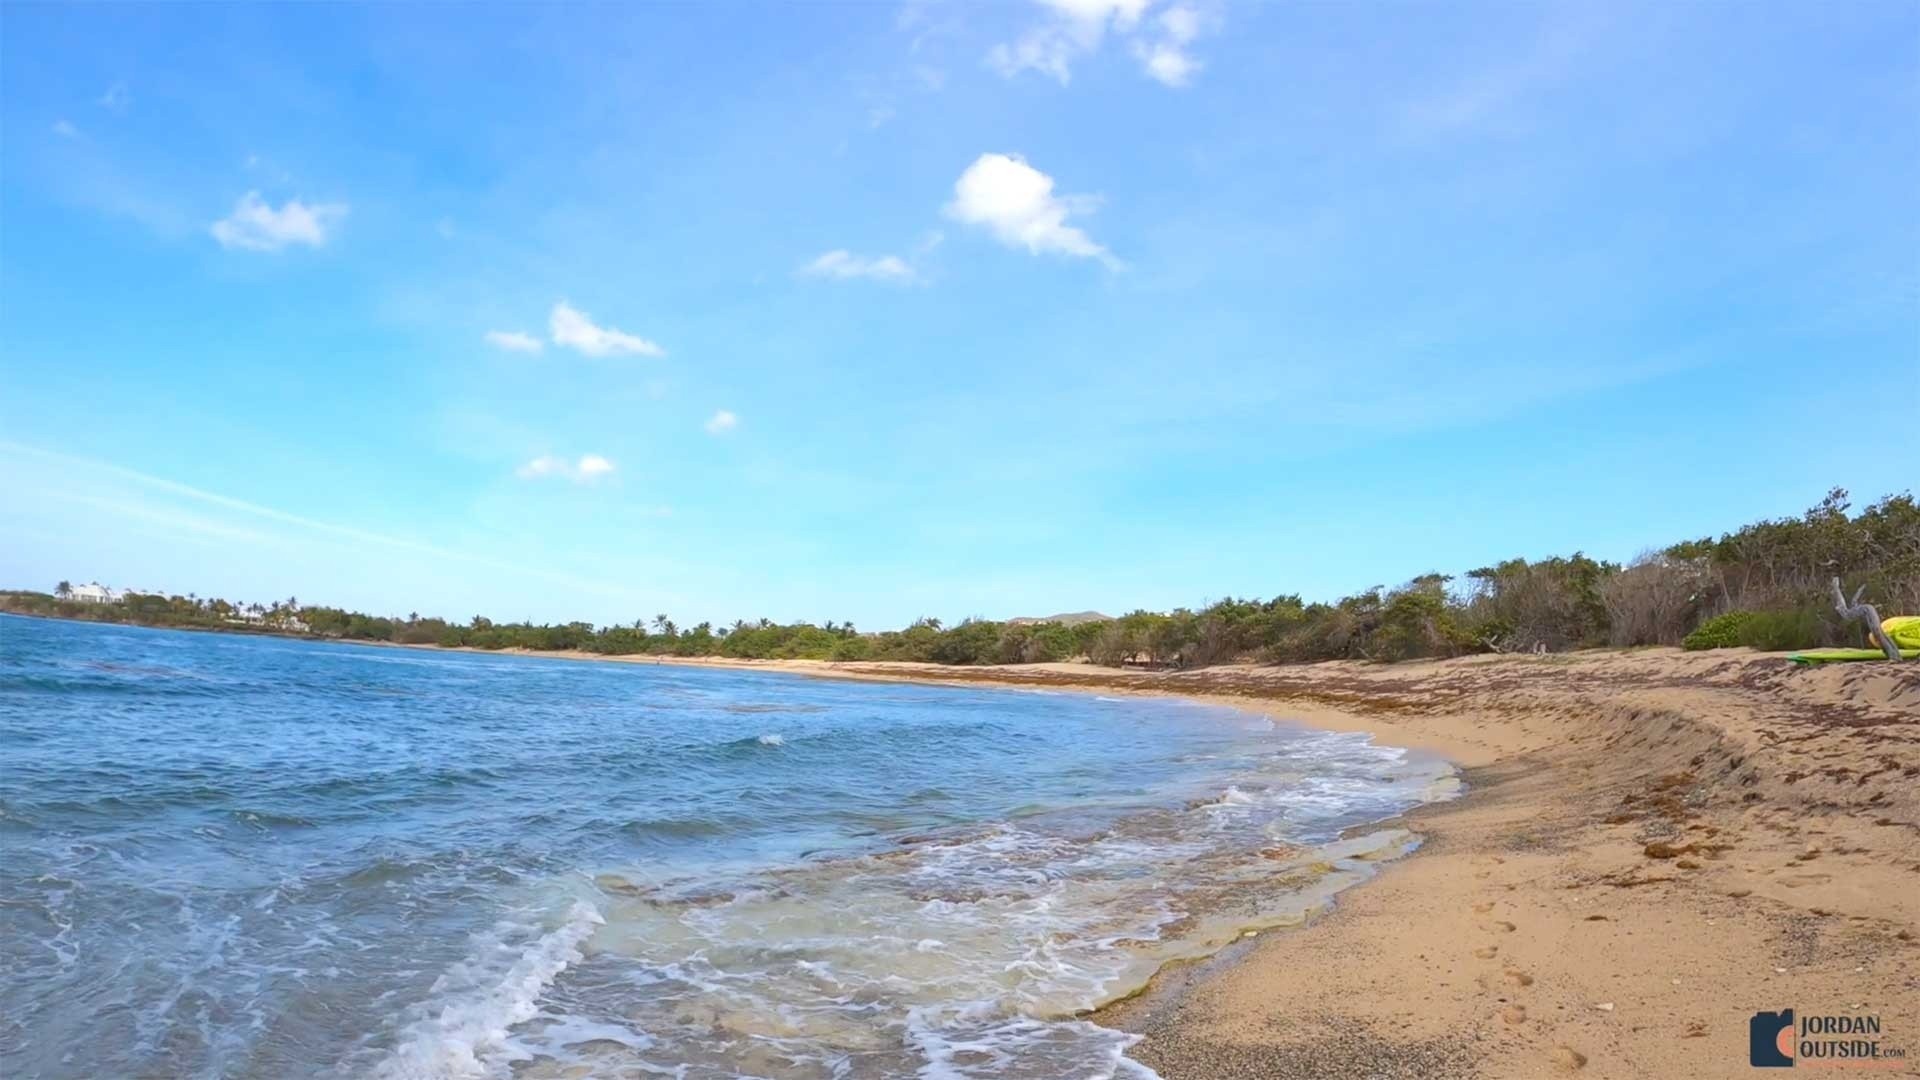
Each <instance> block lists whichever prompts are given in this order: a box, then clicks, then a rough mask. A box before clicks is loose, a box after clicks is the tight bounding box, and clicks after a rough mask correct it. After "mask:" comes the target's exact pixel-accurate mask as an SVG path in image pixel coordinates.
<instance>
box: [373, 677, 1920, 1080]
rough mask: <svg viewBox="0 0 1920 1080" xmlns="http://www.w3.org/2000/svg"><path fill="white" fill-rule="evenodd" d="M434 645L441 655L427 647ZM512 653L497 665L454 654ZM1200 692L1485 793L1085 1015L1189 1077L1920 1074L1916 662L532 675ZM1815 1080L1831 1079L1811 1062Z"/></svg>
mask: <svg viewBox="0 0 1920 1080" xmlns="http://www.w3.org/2000/svg"><path fill="white" fill-rule="evenodd" d="M402 647H408V648H427V649H437V648H438V647H437V646H402ZM439 651H470V652H489V651H493V650H476V649H462V650H447V649H439ZM520 654H522V655H530V656H547V657H551V658H554V659H566V660H602V661H607V662H611V663H639V664H644V663H656V664H671V665H675V666H687V667H714V668H721V669H727V670H744V671H771V672H779V673H785V674H795V675H804V676H809V677H815V678H832V679H848V680H856V681H866V682H900V683H917V684H929V685H947V686H993V687H997V688H1008V689H1027V690H1041V691H1071V692H1082V693H1097V694H1113V695H1116V696H1117V695H1149V696H1161V697H1177V698H1182V699H1186V700H1191V701H1197V702H1202V703H1207V704H1216V705H1226V706H1231V707H1234V708H1237V709H1241V710H1244V711H1248V712H1253V713H1256V714H1259V715H1263V716H1268V717H1270V718H1273V719H1276V720H1283V721H1288V722H1294V723H1301V724H1305V725H1308V726H1311V727H1316V728H1321V729H1324V730H1333V731H1349V732H1365V733H1367V734H1369V735H1370V736H1372V737H1373V738H1374V740H1375V741H1376V742H1378V743H1380V744H1382V745H1387V746H1394V747H1400V748H1404V749H1408V750H1413V751H1420V752H1427V753H1433V754H1438V755H1440V756H1442V757H1444V758H1446V759H1448V760H1449V761H1451V762H1453V763H1454V764H1455V765H1456V766H1458V767H1459V768H1460V769H1461V771H1462V774H1463V779H1464V780H1465V781H1466V784H1467V791H1466V793H1465V794H1464V795H1463V796H1461V797H1460V798H1457V799H1453V800H1449V801H1445V802H1438V803H1430V804H1426V805H1424V806H1420V807H1417V808H1415V809H1413V810H1411V811H1409V812H1407V813H1406V814H1403V815H1401V816H1400V817H1399V818H1396V819H1389V820H1388V821H1383V822H1376V823H1373V824H1371V825H1369V826H1367V827H1366V828H1367V829H1369V830H1371V829H1379V828H1384V827H1390V826H1393V825H1401V826H1404V827H1406V828H1408V829H1410V830H1412V831H1413V832H1415V833H1416V834H1417V835H1418V836H1419V838H1420V845H1419V847H1418V848H1417V849H1416V850H1414V851H1413V852H1411V853H1409V854H1407V855H1404V856H1401V857H1398V858H1395V859H1393V860H1390V861H1388V862H1386V863H1384V864H1383V865H1382V866H1381V867H1380V869H1379V870H1378V872H1377V873H1376V874H1375V875H1374V876H1373V877H1372V878H1371V879H1370V880H1368V881H1365V882H1363V883H1360V884H1358V885H1356V886H1354V887H1352V888H1349V889H1346V890H1342V891H1341V892H1340V893H1339V894H1338V897H1337V899H1335V900H1333V901H1332V902H1331V903H1330V904H1329V905H1328V906H1327V907H1325V908H1323V909H1321V910H1320V911H1319V912H1318V913H1317V914H1315V915H1313V916H1312V917H1310V918H1309V919H1308V921H1307V922H1306V923H1305V924H1304V925H1302V926H1298V927H1287V928H1280V929H1276V930H1272V931H1263V932H1261V933H1259V934H1258V935H1257V936H1255V937H1252V938H1244V939H1242V940H1240V941H1237V942H1233V943H1230V944H1228V945H1227V946H1225V947H1224V948H1222V949H1220V950H1218V951H1216V952H1215V953H1213V954H1212V955H1211V956H1208V957H1204V958H1201V959H1198V960H1193V961H1179V962H1175V963H1171V964H1168V965H1166V966H1164V967H1162V968H1161V969H1160V970H1159V971H1158V972H1157V973H1156V974H1155V975H1154V976H1153V977H1152V979H1151V980H1150V981H1149V982H1148V984H1147V985H1146V987H1145V988H1143V989H1142V990H1140V991H1139V992H1137V993H1135V994H1133V995H1130V996H1127V997H1124V998H1121V999H1119V1000H1116V1001H1113V1002H1110V1003H1108V1004H1106V1005H1104V1006H1102V1007H1101V1008H1099V1009H1096V1010H1093V1011H1092V1012H1090V1013H1088V1014H1087V1018H1088V1019H1090V1020H1093V1021H1094V1022H1096V1023H1099V1024H1101V1025H1102V1026H1104V1027H1111V1028H1115V1029H1118V1030H1121V1031H1125V1032H1128V1033H1130V1034H1133V1035H1136V1036H1138V1037H1139V1041H1138V1042H1137V1043H1136V1044H1135V1045H1134V1046H1133V1047H1132V1048H1131V1049H1130V1050H1129V1051H1128V1054H1129V1056H1130V1057H1132V1058H1133V1059H1135V1060H1137V1061H1140V1062H1141V1063H1143V1064H1146V1065H1148V1066H1149V1067H1151V1068H1153V1069H1154V1070H1155V1071H1156V1072H1158V1073H1159V1074H1160V1075H1161V1076H1162V1077H1165V1078H1166V1080H1227V1078H1233V1077H1260V1078H1268V1077H1272V1078H1287V1077H1303V1078H1304V1077H1343V1076H1351V1077H1383V1076H1391V1077H1402V1076H1404V1077H1418V1078H1422V1080H1428V1078H1444V1077H1456V1076H1457V1077H1468V1076H1475V1077H1479V1076H1487V1077H1515V1078H1532V1077H1541V1076H1574V1075H1578V1076H1582V1077H1588V1076H1592V1077H1620V1078H1629V1077H1644V1076H1674V1077H1679V1076H1688V1077H1694V1076H1705V1077H1712V1076H1727V1077H1746V1076H1750V1075H1752V1073H1751V1069H1750V1066H1749V1064H1748V1060H1747V1020H1748V1018H1749V1017H1750V1016H1751V1015H1752V1014H1753V1012H1754V1011H1756V1010H1758V1009H1763V1008H1766V1009H1776V1010H1777V1009H1781V1008H1789V1007H1791V1008H1795V1009H1798V1010H1800V1011H1801V1012H1803V1013H1807V1014H1820V1015H1862V1016H1864V1015H1874V1016H1878V1017H1879V1018H1880V1020H1881V1022H1882V1024H1883V1025H1884V1028H1885V1033H1886V1034H1885V1037H1884V1039H1883V1042H1884V1045H1885V1046H1886V1047H1887V1048H1888V1049H1904V1050H1905V1051H1906V1053H1907V1054H1908V1055H1909V1056H1908V1058H1907V1059H1905V1060H1898V1059H1887V1060H1882V1061H1879V1062H1875V1063H1873V1066H1885V1067H1873V1066H1869V1067H1868V1068H1867V1069H1866V1071H1867V1072H1868V1073H1869V1074H1872V1075H1911V1074H1912V1073H1913V1071H1914V1069H1913V1064H1914V1062H1915V1061H1920V791H1917V790H1916V788H1917V786H1920V785H1916V783H1915V777H1920V664H1916V665H1912V666H1909V667H1903V668H1899V669H1894V668H1892V667H1890V666H1886V665H1878V664H1865V665H1834V666H1828V667H1823V668H1813V669H1805V668H1796V667H1794V666H1792V665H1789V664H1787V663H1785V662H1784V661H1783V660H1782V659H1781V657H1780V656H1778V655H1768V654H1760V653H1752V652H1747V651H1740V652H1734V651H1732V650H1727V651H1720V652H1706V653H1686V652H1682V651H1680V650H1677V649H1647V650H1636V651H1630V652H1613V651H1596V652H1589V653H1575V654H1556V655H1550V656H1540V657H1533V656H1528V657H1518V656H1476V657H1465V658H1459V659H1454V660H1444V661H1421V662H1410V663H1403V664H1395V665H1369V664H1361V663H1354V662H1329V663H1322V664H1312V665H1295V666H1281V667H1256V666H1249V665H1227V666H1221V667H1215V668H1207V669H1201V670H1198V671H1184V672H1182V671H1163V672H1143V671H1130V670H1114V669H1104V668H1095V667H1091V666H1090V665H1085V664H1035V665H1018V666H1010V667H966V668H962V667H949V666H944V665H935V664H913V663H900V662H891V663H889V662H850V663H835V662H830V661H809V660H732V659H726V658H709V657H654V656H642V655H635V656H602V655H598V654H592V653H546V652H531V651H526V652H524V653H520ZM1806 1064H1808V1065H1814V1064H1819V1063H1818V1062H1814V1061H1809V1062H1807V1063H1806Z"/></svg>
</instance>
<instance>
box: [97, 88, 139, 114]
mask: <svg viewBox="0 0 1920 1080" xmlns="http://www.w3.org/2000/svg"><path fill="white" fill-rule="evenodd" d="M132 104H133V94H132V93H131V92H129V91H128V90H127V84H126V83H123V82H117V83H114V84H113V85H112V86H109V87H107V89H106V92H105V93H103V94H101V95H100V100H99V105H100V107H101V108H103V109H105V110H107V111H108V112H111V113H123V112H126V111H127V109H128V108H129V107H130V106H131V105H132Z"/></svg>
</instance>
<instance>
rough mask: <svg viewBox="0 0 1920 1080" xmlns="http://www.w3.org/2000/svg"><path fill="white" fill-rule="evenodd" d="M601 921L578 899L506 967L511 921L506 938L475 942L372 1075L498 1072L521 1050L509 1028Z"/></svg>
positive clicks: (387, 1079)
mask: <svg viewBox="0 0 1920 1080" xmlns="http://www.w3.org/2000/svg"><path fill="white" fill-rule="evenodd" d="M604 921H605V920H604V919H602V918H601V916H600V912H599V911H597V910H595V909H594V907H593V906H592V905H590V904H587V903H585V902H581V901H576V902H575V903H574V905H573V908H572V910H570V911H569V912H568V913H567V918H566V921H565V922H563V923H562V924H561V925H560V926H559V927H558V928H556V929H554V930H550V931H548V932H547V933H545V934H543V935H541V936H540V937H538V938H536V939H534V941H533V942H532V943H531V944H529V945H527V946H525V947H524V948H522V949H521V950H520V951H519V952H518V953H517V954H512V955H511V962H509V963H507V964H506V965H505V968H504V970H502V969H501V966H500V961H501V960H502V959H504V958H506V957H503V955H502V954H503V953H505V952H507V951H508V950H507V946H506V941H505V940H503V938H505V937H510V936H511V930H512V928H511V927H507V928H504V929H506V930H507V931H508V933H507V934H505V935H502V938H496V939H495V940H492V941H486V942H478V943H476V945H477V946H478V947H477V948H476V949H475V951H474V953H473V954H472V955H470V956H469V957H468V959H467V960H466V961H463V962H462V963H460V964H457V965H455V966H454V967H453V968H452V969H451V970H449V971H448V972H447V973H446V974H444V975H442V976H441V977H440V978H439V980H437V981H436V982H435V983H434V1000H432V1001H429V1002H427V1003H424V1004H423V1006H421V1007H420V1011H422V1012H424V1013H425V1014H426V1015H423V1016H421V1018H420V1019H418V1020H415V1021H414V1022H413V1023H411V1024H409V1025H408V1026H407V1028H406V1029H405V1031H403V1032H402V1033H401V1037H400V1042H399V1045H397V1046H395V1047H394V1049H393V1052H392V1053H391V1054H389V1055H388V1056H387V1058H386V1060H385V1061H382V1062H381V1063H380V1065H379V1066H378V1067H377V1068H375V1069H374V1072H373V1075H374V1076H375V1077H378V1078H380V1080H461V1078H469V1077H486V1076H491V1075H495V1074H496V1072H497V1071H498V1070H499V1069H500V1068H501V1067H502V1066H504V1064H505V1063H506V1062H507V1061H510V1060H514V1059H515V1058H517V1057H519V1056H520V1055H521V1054H522V1053H523V1051H521V1050H520V1048H519V1047H517V1046H516V1045H515V1043H514V1042H513V1040H512V1038H511V1036H510V1034H509V1032H510V1029H511V1028H512V1027H513V1026H514V1025H516V1024H521V1023H525V1022H526V1021H528V1020H531V1019H532V1018H533V1017H534V1015H535V1014H536V1013H537V1012H538V1010H539V1001H540V995H541V994H542V993H544V992H545V991H546V989H547V987H548V986H549V985H551V984H552V983H553V980H554V979H555V977H557V976H558V975H559V974H560V973H561V972H562V971H565V970H566V969H567V967H568V965H570V964H573V963H577V962H578V961H579V960H580V958H581V952H580V946H581V945H582V944H583V943H584V942H585V941H586V940H587V938H588V937H589V936H590V935H591V934H592V933H593V931H594V928H595V927H597V926H599V925H601V924H602V923H603V922H604Z"/></svg>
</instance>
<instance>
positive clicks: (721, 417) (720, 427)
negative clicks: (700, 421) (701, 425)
mask: <svg viewBox="0 0 1920 1080" xmlns="http://www.w3.org/2000/svg"><path fill="white" fill-rule="evenodd" d="M739 426H740V418H739V417H738V416H735V415H734V414H733V413H732V412H729V411H728V410H726V409H720V410H718V411H716V412H715V413H714V414H713V415H712V416H709V417H707V422H706V424H705V427H706V429H707V434H709V435H725V434H726V433H727V432H729V431H732V430H733V429H734V428H737V427H739Z"/></svg>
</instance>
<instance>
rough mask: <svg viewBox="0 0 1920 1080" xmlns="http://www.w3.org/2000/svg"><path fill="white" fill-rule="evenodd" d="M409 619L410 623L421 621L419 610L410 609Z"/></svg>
mask: <svg viewBox="0 0 1920 1080" xmlns="http://www.w3.org/2000/svg"><path fill="white" fill-rule="evenodd" d="M407 621H408V622H410V623H417V622H419V621H420V613H419V612H417V611H409V612H407Z"/></svg>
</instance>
